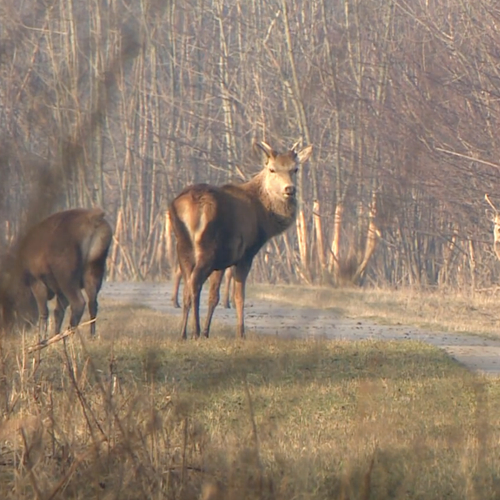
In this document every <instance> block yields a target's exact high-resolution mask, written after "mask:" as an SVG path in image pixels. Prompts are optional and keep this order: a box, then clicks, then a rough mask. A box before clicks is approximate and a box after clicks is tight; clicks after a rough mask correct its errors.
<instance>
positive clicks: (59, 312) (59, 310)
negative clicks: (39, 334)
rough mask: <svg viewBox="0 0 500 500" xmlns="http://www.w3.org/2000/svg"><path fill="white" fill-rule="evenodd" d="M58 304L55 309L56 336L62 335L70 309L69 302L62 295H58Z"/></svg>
mask: <svg viewBox="0 0 500 500" xmlns="http://www.w3.org/2000/svg"><path fill="white" fill-rule="evenodd" d="M56 297H57V304H56V308H55V309H54V335H57V334H58V333H61V325H62V322H63V319H64V314H65V313H66V308H67V307H68V300H67V299H66V297H65V296H64V295H63V294H62V293H58V294H57V296H56Z"/></svg>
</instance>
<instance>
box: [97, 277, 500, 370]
mask: <svg viewBox="0 0 500 500" xmlns="http://www.w3.org/2000/svg"><path fill="white" fill-rule="evenodd" d="M100 297H101V298H103V299H111V300H115V301H119V302H123V303H133V304H136V305H137V304H141V305H144V306H148V307H151V308H153V309H157V310H159V311H163V312H167V313H170V314H178V315H180V314H181V313H180V310H179V309H175V308H174V307H173V306H172V301H171V297H172V283H168V282H166V283H143V282H141V283H136V282H106V283H105V284H104V285H103V288H102V291H101V294H100ZM201 300H202V307H201V314H202V315H204V314H205V311H206V308H205V307H204V306H203V304H204V303H206V297H205V296H202V299H201ZM214 319H215V320H216V321H218V322H220V323H227V324H228V325H229V326H231V327H235V325H236V314H235V311H234V309H224V308H223V307H221V306H219V307H217V309H216V311H215V315H214ZM245 326H246V329H247V331H249V330H254V331H257V332H259V333H263V334H269V335H278V336H282V337H303V338H318V337H322V338H327V339H344V340H364V339H378V340H419V341H422V342H427V343H429V344H432V345H434V346H437V347H439V348H441V349H444V350H445V351H446V352H447V353H448V354H449V355H450V356H451V357H452V358H454V359H456V360H457V361H458V362H460V363H463V364H464V365H465V366H467V367H468V368H470V369H471V370H474V371H478V372H482V373H485V374H488V375H495V376H497V375H500V341H496V340H491V339H486V338H483V337H479V336H472V335H465V334H450V333H439V332H429V331H424V330H420V329H419V328H416V327H412V326H385V325H377V324H375V323H371V322H369V321H364V320H359V321H358V320H354V319H344V318H339V317H336V316H335V315H334V314H333V313H332V312H329V311H325V310H320V309H312V308H302V307H301V308H291V307H289V306H281V305H277V304H275V303H272V302H266V301H263V300H257V299H254V298H252V297H249V298H247V300H246V303H245Z"/></svg>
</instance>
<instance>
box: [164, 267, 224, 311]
mask: <svg viewBox="0 0 500 500" xmlns="http://www.w3.org/2000/svg"><path fill="white" fill-rule="evenodd" d="M224 276H225V277H226V280H225V283H224V297H223V298H222V305H223V306H224V307H225V308H226V309H230V308H231V304H233V307H234V285H233V275H232V273H231V272H227V273H225V274H224ZM181 280H182V270H181V266H179V267H178V268H177V270H176V271H175V276H174V290H173V291H172V304H173V306H174V307H176V308H179V307H181V305H180V304H179V288H180V286H181ZM231 291H232V292H233V293H232V294H231ZM230 296H231V298H229V297H230Z"/></svg>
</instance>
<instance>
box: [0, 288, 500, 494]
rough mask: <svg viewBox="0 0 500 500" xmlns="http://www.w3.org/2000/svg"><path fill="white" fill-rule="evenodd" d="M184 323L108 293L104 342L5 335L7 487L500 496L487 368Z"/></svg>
mask: <svg viewBox="0 0 500 500" xmlns="http://www.w3.org/2000/svg"><path fill="white" fill-rule="evenodd" d="M274 290H276V287H274ZM253 293H263V292H258V290H254V292H253ZM280 295H281V299H280V300H283V301H286V300H287V298H286V293H283V294H280ZM359 299H360V297H359V296H358V297H357V298H356V296H352V297H351V298H350V299H349V300H346V303H348V304H349V307H352V308H355V307H356V304H355V301H356V300H357V301H358V309H359V310H361V309H362V305H360V304H359ZM301 300H302V302H301V303H302V304H303V305H307V300H309V299H307V297H303V298H302V299H301ZM370 300H371V299H370V298H369V297H368V298H367V300H366V304H365V306H364V309H363V311H364V312H362V313H360V314H365V317H368V316H370V313H369V310H370V308H371V307H372V306H371V305H370ZM378 300H379V302H380V301H382V302H384V301H388V298H383V297H382V298H379V299H378ZM400 300H402V299H399V298H393V302H395V303H399V301H400ZM373 301H375V298H373ZM315 305H316V306H317V305H318V304H317V299H315ZM324 305H325V306H326V307H331V303H330V298H327V299H325V304H324ZM336 307H339V308H340V309H342V307H344V306H343V305H342V304H341V303H340V299H339V300H338V302H337V306H336ZM345 307H346V308H347V306H345ZM373 307H374V306H373ZM340 309H339V310H340ZM393 309H397V308H393ZM342 311H343V312H344V313H346V314H348V310H347V309H342ZM379 314H380V316H379V317H383V313H379ZM391 318H392V319H391ZM388 321H399V320H397V319H395V318H393V317H390V318H389V319H388ZM178 323H179V318H178V317H177V316H176V317H169V316H166V315H163V314H161V313H158V312H154V311H151V310H147V309H140V308H130V307H123V306H120V305H112V304H107V305H105V306H103V307H102V312H101V315H100V318H99V325H98V329H99V331H100V333H101V338H100V339H99V340H96V341H88V340H87V331H86V329H85V331H84V335H82V336H81V337H80V336H75V337H73V338H70V339H69V340H68V341H67V344H66V348H65V347H64V344H63V343H62V342H60V343H58V344H56V345H54V346H51V347H49V348H47V349H44V351H43V352H42V354H41V363H40V365H39V366H38V367H35V364H34V361H33V359H32V356H31V355H28V354H27V349H26V347H27V346H28V345H31V344H32V343H33V342H34V341H35V338H34V336H33V334H31V333H30V334H25V335H24V336H19V337H17V338H14V337H9V338H7V339H5V340H4V341H3V343H2V352H1V373H0V377H1V378H0V404H1V411H2V415H3V421H2V424H1V425H0V498H5V499H8V498H13V499H32V498H39V499H44V500H45V499H52V498H54V499H73V498H75V499H76V498H78V499H89V498H92V499H93V498H98V499H139V498H140V499H142V498H144V499H156V498H158V499H160V498H161V499H163V498H169V499H170V498H172V499H180V500H184V499H198V498H201V499H203V500H215V499H221V500H222V499H227V500H230V499H231V500H232V499H235V500H236V499H246V498H248V499H254V498H255V499H286V500H291V499H325V500H326V499H389V498H391V499H443V498H450V499H455V498H456V499H478V500H479V499H481V500H482V499H489V498H491V499H493V498H499V496H500V454H499V453H498V449H499V440H500V382H499V381H497V380H496V379H492V378H485V377H481V376H477V375H474V374H471V373H469V372H467V371H466V370H465V369H464V368H462V367H461V366H460V365H458V364H456V363H454V362H453V361H452V360H451V359H450V358H448V357H447V356H446V355H445V354H444V353H443V352H442V351H439V350H437V349H434V348H432V347H429V346H427V345H424V344H420V343H414V342H399V343H398V342H391V343H381V342H374V341H366V342H357V343H353V342H328V341H325V340H317V341H314V340H279V339H276V338H268V337H259V336H258V335H252V336H251V337H250V338H249V339H248V340H246V341H237V340H234V338H233V332H232V328H231V329H228V331H227V332H226V330H225V329H219V330H218V331H216V332H215V334H214V337H213V338H211V339H210V340H208V341H187V342H180V341H178V340H177V330H178Z"/></svg>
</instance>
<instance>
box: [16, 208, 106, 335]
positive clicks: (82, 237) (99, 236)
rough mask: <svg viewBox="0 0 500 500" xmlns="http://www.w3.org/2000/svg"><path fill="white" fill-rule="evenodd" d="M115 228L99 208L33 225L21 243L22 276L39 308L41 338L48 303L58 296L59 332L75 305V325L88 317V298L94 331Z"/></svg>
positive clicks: (56, 324)
mask: <svg viewBox="0 0 500 500" xmlns="http://www.w3.org/2000/svg"><path fill="white" fill-rule="evenodd" d="M112 234H113V233H112V229H111V226H110V225H109V223H108V222H107V221H106V220H105V219H104V211H103V210H101V209H100V208H93V209H90V210H87V209H83V208H76V209H72V210H65V211H62V212H57V213H55V214H53V215H51V216H50V217H48V218H46V219H44V220H43V221H41V222H39V223H38V224H36V225H35V226H33V227H32V228H31V229H30V230H29V231H28V232H27V234H26V235H25V236H24V238H22V239H21V241H20V243H19V247H18V265H19V269H18V271H19V275H20V276H21V279H22V281H23V283H24V284H25V285H27V286H29V287H30V288H31V291H32V293H33V296H34V297H35V300H36V303H37V307H38V328H39V335H40V337H42V336H43V337H44V338H45V337H46V334H47V320H48V307H47V301H48V300H50V299H52V298H53V297H54V296H55V297H56V298H57V304H56V306H55V309H54V334H58V333H60V329H61V325H62V321H63V319H64V313H65V311H66V308H67V307H68V305H69V306H70V308H71V318H70V327H71V328H75V327H76V326H77V325H78V323H79V322H80V319H81V317H82V315H83V311H84V308H85V299H84V297H83V294H82V291H81V290H82V289H85V292H86V294H87V297H88V308H89V313H90V319H91V321H92V323H91V324H90V333H91V335H92V336H94V335H95V318H96V316H97V306H98V305H97V295H98V293H99V290H100V289H101V285H102V280H103V277H104V273H105V270H106V258H107V255H108V250H109V246H110V244H111V238H112Z"/></svg>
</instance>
